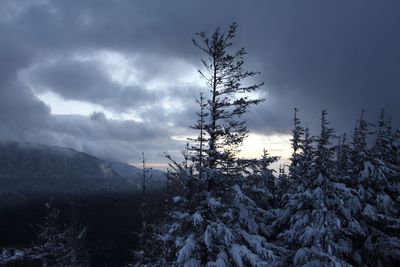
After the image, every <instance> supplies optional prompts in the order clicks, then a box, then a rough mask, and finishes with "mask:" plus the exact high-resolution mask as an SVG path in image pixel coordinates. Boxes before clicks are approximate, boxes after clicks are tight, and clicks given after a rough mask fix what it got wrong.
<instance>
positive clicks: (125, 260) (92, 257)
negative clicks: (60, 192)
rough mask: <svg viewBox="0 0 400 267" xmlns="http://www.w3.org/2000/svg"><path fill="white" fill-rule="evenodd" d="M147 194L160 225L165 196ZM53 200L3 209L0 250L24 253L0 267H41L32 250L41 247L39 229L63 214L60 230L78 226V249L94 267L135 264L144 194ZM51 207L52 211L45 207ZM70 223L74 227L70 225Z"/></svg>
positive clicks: (37, 201)
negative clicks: (51, 216) (52, 214)
mask: <svg viewBox="0 0 400 267" xmlns="http://www.w3.org/2000/svg"><path fill="white" fill-rule="evenodd" d="M149 194H150V198H149V201H148V203H149V204H148V205H149V208H150V209H151V210H152V212H151V213H150V214H149V216H150V219H151V220H153V221H156V220H158V219H159V218H158V217H159V215H160V214H162V211H161V210H160V209H162V208H163V207H164V206H163V203H164V197H163V196H164V195H165V191H163V190H162V189H159V190H157V191H152V192H150V193H149ZM49 201H50V198H43V199H36V200H34V201H32V202H31V203H30V204H24V205H21V206H14V207H8V208H6V209H1V210H0V236H1V238H0V247H2V248H4V249H5V248H8V249H9V253H10V254H14V253H15V249H16V250H17V252H18V251H20V252H21V253H23V254H24V255H21V256H19V257H16V259H15V260H8V261H7V263H6V261H5V259H4V261H3V262H2V260H1V258H0V266H42V260H41V259H40V257H37V258H36V259H35V255H33V252H32V251H31V250H32V249H33V247H35V246H37V245H38V243H39V242H40V240H39V235H40V232H41V227H42V226H43V225H45V224H46V218H47V216H48V215H49V213H50V212H51V211H52V210H57V211H58V212H59V215H58V218H57V219H56V221H55V222H56V224H57V225H58V226H60V229H61V228H62V227H63V226H65V227H70V226H71V223H72V224H77V225H76V226H77V227H76V229H74V230H76V231H83V230H84V231H85V233H84V235H83V236H82V237H81V239H80V240H79V242H80V243H81V244H79V246H81V248H80V249H83V250H85V251H86V252H87V256H88V259H89V262H90V263H91V265H92V266H125V265H127V264H129V263H132V261H133V256H132V255H133V251H134V250H137V249H138V248H139V238H138V231H139V230H140V225H141V220H140V218H141V217H140V205H141V196H140V194H137V193H136V194H114V195H97V196H87V197H79V198H77V197H75V198H74V199H69V200H66V199H62V200H57V198H54V199H53V200H52V201H51V202H49ZM49 203H51V207H50V208H48V207H47V205H48V204H49ZM71 218H74V220H75V222H71ZM74 227H75V226H74ZM65 249H69V248H65ZM36 256H37V255H36ZM7 258H8V259H9V258H10V257H7ZM50 266H53V265H50ZM56 266H57V265H56ZM61 266H62V265H61ZM68 266H72V265H68ZM77 266H79V265H77Z"/></svg>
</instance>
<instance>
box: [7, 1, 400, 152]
mask: <svg viewBox="0 0 400 267" xmlns="http://www.w3.org/2000/svg"><path fill="white" fill-rule="evenodd" d="M399 7H400V4H399V3H398V2H396V1H386V2H385V3H378V2H375V1H351V2H349V1H335V2H332V3H326V2H324V3H320V2H316V1H312V2H311V1H304V2H303V1H302V2H296V3H293V2H290V3H289V2H288V1H279V2H270V1H268V2H262V1H259V2H252V3H251V4H250V3H248V2H244V1H218V2H217V3H216V2H215V1H201V2H182V1H168V2H166V1H145V2H135V1H112V2H110V1H95V2H94V1H89V0H84V1H65V0H64V1H63V0H57V1H37V2H35V3H34V4H33V3H32V1H22V0H19V1H3V2H2V3H1V4H0V17H1V18H0V33H1V36H2V42H0V62H1V63H2V64H1V65H0V94H1V98H0V138H3V139H18V140H25V141H37V142H45V143H46V142H47V143H53V144H58V145H63V146H71V147H74V148H76V149H79V150H82V151H87V152H90V153H93V154H95V155H99V156H102V157H107V158H116V159H118V160H124V159H129V158H130V155H132V154H134V153H138V151H141V150H145V151H147V150H150V151H153V152H151V153H153V154H154V155H156V154H157V153H160V151H162V150H163V149H165V150H174V146H175V145H176V147H175V150H179V146H178V145H177V143H176V141H174V140H172V139H171V138H170V137H171V136H174V135H181V134H185V133H188V132H190V130H188V129H187V128H186V127H187V126H188V125H190V124H191V122H192V121H194V118H193V114H194V113H195V112H196V111H197V106H196V104H195V103H194V101H193V96H195V95H197V91H198V89H199V86H200V85H199V84H188V83H185V81H184V78H185V77H186V78H187V77H188V75H189V73H190V72H189V71H188V69H189V68H195V67H196V66H199V65H200V64H199V59H200V58H201V57H202V55H201V53H200V51H197V50H196V49H195V48H194V47H193V46H192V45H191V42H190V39H191V37H192V36H193V33H194V32H197V31H202V30H206V31H212V30H213V29H214V28H215V26H217V25H222V26H224V25H228V24H229V23H231V22H232V21H237V22H238V23H239V32H238V35H237V44H238V46H245V47H246V48H247V50H248V52H249V54H248V57H247V59H248V61H247V66H249V67H251V68H253V69H255V70H259V71H261V72H262V75H261V77H260V78H261V79H263V80H264V81H265V82H266V86H265V87H264V88H263V92H264V93H265V95H266V97H267V100H266V101H265V102H264V103H263V104H261V105H260V106H258V107H256V108H254V109H253V110H252V111H251V112H250V113H249V114H248V116H247V118H248V121H249V127H250V129H251V130H253V131H256V132H259V133H266V134H268V133H287V132H288V131H289V130H290V127H291V116H292V113H293V108H294V107H298V108H299V109H300V110H301V116H302V117H303V118H304V121H305V122H308V123H309V125H310V126H311V128H313V129H314V131H317V129H318V117H319V113H320V110H321V109H323V108H327V109H328V110H329V111H330V118H331V120H332V124H333V126H335V127H336V128H337V129H338V131H339V132H341V131H345V130H346V131H348V130H350V129H351V127H352V124H353V122H354V120H355V119H356V117H357V116H358V114H359V112H360V110H361V109H362V108H365V109H366V110H367V114H368V115H369V117H370V118H371V119H375V118H376V117H377V113H378V112H379V110H380V109H381V108H382V107H386V108H387V110H388V111H389V112H391V113H392V114H393V115H396V114H400V106H399V105H398V99H399V97H400V90H399V87H400V75H398V73H397V72H398V70H399V69H400V49H399V47H400V36H399V34H398V29H399V26H400V17H399V16H398V14H397V13H398V12H397V11H398V10H399ZM221 14H223V15H221ZM205 18H206V19H205ZM101 51H112V52H115V53H118V54H119V55H121V56H122V57H124V58H126V59H129V60H130V59H132V58H135V57H136V59H137V60H136V61H135V62H134V67H136V69H137V71H138V80H137V81H136V83H134V84H127V85H121V83H118V82H116V81H115V80H113V79H112V77H110V73H109V72H108V71H107V70H106V69H105V68H104V66H103V65H102V64H99V62H98V61H96V60H94V59H92V56H93V54H94V53H99V52H101ZM75 55H81V56H83V57H88V58H89V60H80V59H76V58H75V57H74V56H75ZM132 64H133V63H132ZM25 82H26V83H25ZM149 83H153V85H154V84H156V87H157V90H155V91H151V90H149V88H147V87H146V86H145V84H147V85H148V84H149ZM32 90H33V91H32ZM40 92H53V93H56V94H58V95H59V96H61V97H62V98H64V99H69V100H78V101H84V102H88V103H93V104H98V105H100V106H102V107H104V108H105V109H107V110H110V111H112V112H114V113H116V114H118V113H120V112H127V111H134V112H135V113H136V114H139V115H140V116H141V118H142V120H143V122H142V123H138V122H134V121H124V120H111V119H109V118H107V117H106V116H105V115H104V114H101V113H96V114H92V115H91V116H89V117H88V116H77V115H62V116H61V115H54V114H51V111H50V109H49V107H47V106H46V105H45V103H43V102H41V101H40V100H39V99H37V97H36V96H35V93H40ZM165 103H169V107H166V106H165V105H164V104H165ZM393 117H394V119H395V123H397V125H399V124H400V117H398V118H396V116H393ZM156 151H158V152H156ZM154 157H158V158H157V160H160V159H161V156H154Z"/></svg>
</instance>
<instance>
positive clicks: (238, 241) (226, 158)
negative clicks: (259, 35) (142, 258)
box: [163, 23, 283, 266]
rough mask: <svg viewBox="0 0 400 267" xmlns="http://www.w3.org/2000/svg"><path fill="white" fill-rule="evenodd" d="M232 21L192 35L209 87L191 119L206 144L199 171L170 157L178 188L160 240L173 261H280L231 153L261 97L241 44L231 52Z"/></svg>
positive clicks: (257, 263)
mask: <svg viewBox="0 0 400 267" xmlns="http://www.w3.org/2000/svg"><path fill="white" fill-rule="evenodd" d="M236 29H237V25H236V24H235V23H234V24H232V25H231V26H230V27H229V29H228V30H227V31H226V32H222V31H221V30H220V28H217V29H216V30H215V31H214V33H212V34H211V35H207V34H206V33H204V32H202V33H198V34H197V35H196V36H197V38H196V39H194V40H193V43H194V45H195V46H196V47H198V48H199V49H200V50H201V51H202V52H203V53H204V54H205V55H206V59H204V60H202V63H203V69H202V70H200V71H199V72H200V74H201V76H202V77H203V78H204V79H205V81H206V84H207V86H208V88H209V94H207V96H206V102H205V104H204V109H205V113H200V114H207V115H206V116H204V119H203V116H202V115H200V118H199V122H201V124H202V126H201V127H199V126H195V127H196V128H197V129H198V130H200V131H204V132H203V133H201V134H200V135H201V136H203V138H204V140H205V141H206V143H207V145H206V146H205V147H206V149H205V150H204V158H203V156H202V158H203V160H204V162H203V163H201V162H194V166H196V165H197V166H204V174H203V175H201V176H200V177H199V175H198V173H194V172H191V171H190V170H188V169H187V166H185V165H182V164H176V162H174V161H173V160H172V162H173V165H174V168H175V172H174V173H173V174H172V177H173V179H174V180H176V181H177V184H178V185H180V188H181V189H180V190H177V191H176V192H177V193H176V194H175V196H174V197H173V203H174V204H173V205H172V206H173V207H172V209H171V211H170V216H171V218H172V219H171V225H170V228H169V230H168V232H167V233H166V234H165V235H164V237H163V240H164V241H166V242H169V243H170V244H171V245H173V249H172V250H171V253H170V254H169V257H170V260H171V264H175V265H177V266H234V265H235V266H265V265H271V266H274V265H279V264H282V260H281V258H280V255H281V254H280V253H283V252H282V251H281V250H279V248H277V247H275V246H274V245H272V244H270V243H269V242H267V239H266V238H265V237H264V234H266V232H267V229H266V226H265V221H266V219H267V218H266V216H267V215H268V213H267V212H266V211H265V210H263V209H261V208H260V207H258V205H257V203H256V202H255V201H254V200H253V199H252V198H251V196H250V195H249V194H247V190H246V186H245V185H248V180H247V179H245V177H243V175H241V173H240V172H241V170H240V168H239V166H241V165H240V164H238V163H237V160H236V159H235V155H236V153H237V152H238V150H239V147H240V145H241V144H242V142H243V140H244V138H245V137H246V136H247V133H248V131H247V128H246V125H245V120H244V119H243V118H242V115H244V114H245V113H246V112H247V110H248V108H249V107H250V106H251V105H255V104H258V103H260V102H261V101H262V100H260V99H251V98H250V94H251V93H252V92H254V91H256V90H257V89H258V88H259V87H260V86H261V85H262V83H260V84H254V85H249V86H244V85H243V84H245V81H246V78H249V77H253V76H255V75H256V74H257V73H256V72H251V71H246V70H244V65H243V64H244V55H245V54H246V52H245V50H244V49H243V48H242V49H239V50H237V51H233V52H231V50H232V45H233V43H232V41H233V39H234V37H235V33H236ZM200 106H201V107H203V105H202V104H200ZM197 125H199V123H198V124H197ZM203 138H200V139H201V140H203ZM198 155H199V154H198ZM194 159H195V160H196V159H197V160H198V159H199V156H198V157H197V158H196V157H194ZM200 170H202V169H200Z"/></svg>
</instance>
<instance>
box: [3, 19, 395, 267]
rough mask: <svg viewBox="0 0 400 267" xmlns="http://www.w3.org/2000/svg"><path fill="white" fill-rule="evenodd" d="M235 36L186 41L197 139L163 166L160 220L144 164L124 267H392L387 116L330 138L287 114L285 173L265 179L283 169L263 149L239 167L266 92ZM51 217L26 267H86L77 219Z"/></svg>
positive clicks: (323, 127) (391, 154) (391, 141)
mask: <svg viewBox="0 0 400 267" xmlns="http://www.w3.org/2000/svg"><path fill="white" fill-rule="evenodd" d="M236 30H237V25H236V24H232V25H231V26H230V27H229V29H228V30H227V31H223V30H221V29H220V28H217V29H216V30H215V31H214V32H213V33H211V34H207V33H204V32H201V33H198V34H196V36H195V38H194V39H193V44H194V45H195V46H196V47H197V48H198V49H200V51H202V52H203V54H204V55H205V57H204V58H203V59H202V60H201V62H202V67H201V68H200V69H199V74H200V75H201V77H202V78H203V79H204V81H205V84H206V86H207V90H205V91H204V92H201V93H200V94H199V97H198V99H197V104H198V113H197V114H196V119H195V123H194V124H193V126H192V128H193V129H194V130H195V131H196V132H197V134H198V137H197V138H194V139H190V140H188V145H187V146H186V148H185V149H184V150H183V153H182V154H183V160H180V159H175V158H174V157H172V156H171V155H168V154H167V155H166V157H167V158H168V159H169V161H170V168H169V171H168V173H167V174H166V177H167V185H166V193H165V194H164V193H163V194H161V195H162V200H161V201H159V202H158V205H160V206H162V207H161V208H159V210H158V214H157V216H154V213H153V212H152V211H154V204H150V203H149V199H150V198H152V196H151V192H150V191H149V189H148V186H149V184H150V183H151V179H150V178H151V177H148V175H147V172H146V169H147V168H146V161H145V158H144V156H143V174H142V187H141V189H142V190H141V198H140V200H138V201H139V202H140V207H138V208H139V209H140V213H138V214H137V215H138V216H140V220H141V222H140V224H139V225H138V226H137V229H140V230H139V231H138V234H137V244H136V249H135V251H129V253H131V254H130V255H131V261H130V263H126V264H128V265H130V266H185V267H195V266H209V267H211V266H215V267H217V266H218V267H222V266H238V267H242V266H243V267H244V266H399V265H400V239H399V238H400V219H399V215H400V194H399V193H400V130H396V129H394V127H392V124H391V117H390V116H389V115H388V114H386V113H385V112H384V110H382V112H381V114H380V116H379V120H378V121H377V122H374V123H371V122H369V121H367V120H366V119H365V117H364V112H363V111H362V112H361V114H360V116H359V119H358V120H357V121H356V122H355V126H354V131H353V132H351V133H349V134H347V135H346V134H344V135H341V136H338V135H337V133H335V130H334V129H333V128H332V127H331V126H330V123H329V118H328V112H327V111H326V110H323V111H322V112H321V119H320V132H319V133H316V134H313V133H311V132H310V130H309V129H308V128H307V127H305V126H304V124H303V123H302V120H301V116H300V114H301V111H299V110H297V109H294V116H293V129H292V138H291V140H290V141H291V146H292V156H291V158H290V163H289V166H288V168H286V169H287V170H286V169H285V168H282V169H281V170H280V171H279V172H278V173H276V171H275V170H273V169H272V168H271V166H270V165H271V164H272V163H274V162H277V161H278V160H279V157H276V156H271V155H269V153H268V151H267V149H268V148H266V149H265V150H264V153H263V154H262V155H260V158H258V159H240V158H237V156H236V155H237V152H238V151H239V150H240V147H241V145H242V143H243V141H244V139H245V138H246V136H247V135H248V133H249V131H248V129H247V127H246V120H245V114H246V112H247V111H248V110H249V108H251V107H252V106H254V105H258V104H261V103H262V102H263V99H259V98H257V97H256V96H257V90H258V89H259V88H260V87H261V86H263V83H262V82H259V83H253V82H254V81H256V80H257V75H258V72H254V71H249V70H247V69H245V66H244V63H245V59H244V58H245V55H246V51H245V50H244V49H243V48H241V49H238V50H235V49H234V44H233V40H234V38H235V34H236ZM288 108H292V107H288ZM266 134H267V133H266ZM260 145H261V144H260ZM164 196H165V197H164ZM47 210H48V212H47V215H46V217H45V219H44V220H43V223H42V224H40V225H39V226H38V227H37V229H38V233H39V235H38V238H37V239H38V240H37V241H36V242H35V243H34V244H33V245H32V247H31V248H29V249H27V251H29V254H30V255H31V259H34V261H35V262H36V264H38V265H42V266H90V265H92V264H93V262H92V263H91V257H90V255H89V253H88V252H87V249H86V248H85V246H84V243H85V242H84V239H85V232H86V230H87V229H86V227H85V226H84V225H81V224H80V223H79V222H78V219H77V218H75V216H69V217H70V219H69V220H68V224H65V225H64V224H63V225H60V224H58V223H57V221H58V220H59V216H60V212H59V210H58V209H56V208H54V207H53V206H52V205H51V203H49V204H48V206H47ZM93 265H94V264H93ZM10 266H12V265H10Z"/></svg>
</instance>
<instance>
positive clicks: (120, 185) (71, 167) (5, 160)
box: [0, 141, 164, 206]
mask: <svg viewBox="0 0 400 267" xmlns="http://www.w3.org/2000/svg"><path fill="white" fill-rule="evenodd" d="M140 172H141V169H139V168H136V167H134V166H130V165H127V164H123V163H110V162H107V161H105V160H102V159H99V158H96V157H93V156H91V155H89V154H86V153H82V152H78V151H75V150H73V149H70V148H61V147H56V146H47V145H41V144H35V143H16V142H8V141H3V142H0V206H2V205H8V204H12V203H18V202H23V201H29V200H30V199H32V198H35V197H46V196H56V197H61V196H85V197H87V196H90V195H91V194H109V193H126V192H135V191H137V188H138V184H139V183H140V179H139V176H138V175H137V174H139V173H140ZM151 172H152V174H153V176H154V178H155V179H154V180H155V182H156V181H158V182H157V183H156V184H157V187H159V186H162V185H163V183H161V182H160V181H161V180H162V179H163V177H164V176H163V172H162V171H158V170H152V171H151Z"/></svg>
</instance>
